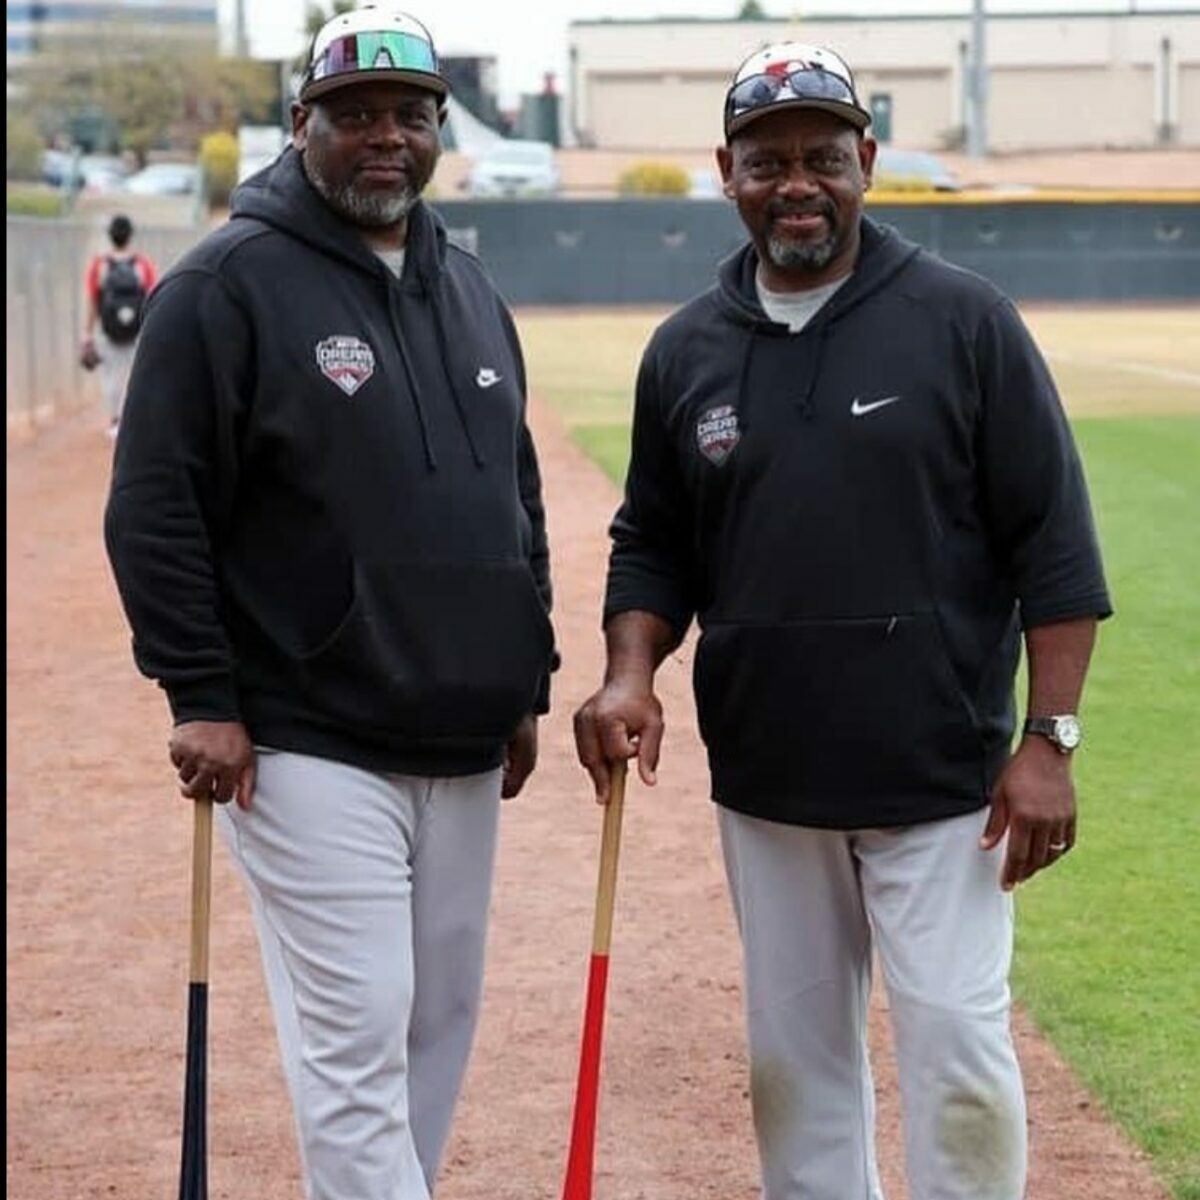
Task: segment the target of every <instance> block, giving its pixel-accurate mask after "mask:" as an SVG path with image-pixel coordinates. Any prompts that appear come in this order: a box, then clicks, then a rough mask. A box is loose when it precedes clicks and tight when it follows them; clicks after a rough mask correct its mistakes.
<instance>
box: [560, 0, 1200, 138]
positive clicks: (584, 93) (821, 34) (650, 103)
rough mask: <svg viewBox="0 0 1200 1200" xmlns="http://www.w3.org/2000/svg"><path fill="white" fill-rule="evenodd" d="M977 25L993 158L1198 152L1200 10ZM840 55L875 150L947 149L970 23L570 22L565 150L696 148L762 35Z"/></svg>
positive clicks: (897, 19) (958, 19) (1016, 18)
mask: <svg viewBox="0 0 1200 1200" xmlns="http://www.w3.org/2000/svg"><path fill="white" fill-rule="evenodd" d="M1130 9H1131V11H1129V12H1125V13H1114V12H1105V13H1094V14H1093V13H1053V14H1036V15H1033V14H1030V15H1025V14H1016V13H1002V14H1000V13H998V14H992V15H989V16H988V34H987V61H988V67H989V77H988V113H989V115H988V138H989V149H990V150H992V151H998V152H1016V151H1037V150H1065V149H1083V148H1090V147H1104V148H1107V147H1114V148H1130V149H1132V148H1144V147H1152V146H1160V145H1185V146H1197V145H1200V7H1198V8H1196V9H1187V10H1175V11H1163V12H1155V11H1153V9H1152V7H1151V6H1150V5H1148V4H1147V3H1146V0H1140V2H1139V7H1138V8H1137V10H1136V11H1133V9H1134V6H1133V4H1131V5H1130ZM785 39H792V40H796V41H806V42H816V43H818V44H820V45H824V46H829V47H831V48H833V49H834V50H837V51H838V52H839V53H840V54H842V55H843V56H844V57H845V58H846V59H847V61H848V62H849V63H850V64H851V66H852V67H853V68H854V70H855V74H856V77H857V83H858V88H859V94H860V97H861V99H862V101H863V103H864V104H866V105H867V106H868V107H869V108H870V109H871V111H872V113H873V114H874V117H875V134H876V136H877V137H879V138H880V139H881V140H882V141H886V142H891V143H893V144H895V145H898V146H905V147H912V148H921V149H952V148H957V147H959V146H960V145H961V143H962V140H963V136H964V129H965V124H966V82H967V54H968V47H969V39H970V17H969V16H968V15H966V14H963V15H962V16H952V17H946V16H941V17H938V16H912V15H909V16H896V15H892V16H877V17H868V16H862V17H837V18H834V17H810V18H805V19H797V20H790V21H785V20H766V21H713V20H703V19H691V20H679V19H677V20H670V19H665V18H664V19H660V20H657V19H656V20H633V21H622V20H596V21H592V20H589V21H573V22H571V24H570V26H569V29H568V42H569V47H568V49H569V63H570V73H571V77H570V80H569V81H568V85H569V92H570V104H569V122H570V125H571V127H572V130H573V132H574V136H575V139H576V140H577V141H578V142H579V144H580V145H586V146H596V147H601V148H604V149H614V150H707V149H710V148H711V147H712V146H714V145H716V144H717V143H718V142H719V141H720V140H721V136H722V134H721V104H722V99H723V97H724V93H725V88H726V86H727V84H728V80H729V77H730V75H731V73H732V71H733V69H734V67H735V66H736V65H737V63H738V61H739V60H740V59H741V58H743V57H744V56H745V55H748V54H750V53H752V52H753V51H754V50H755V49H757V48H758V47H759V46H762V45H764V44H765V43H767V42H774V41H781V40H785Z"/></svg>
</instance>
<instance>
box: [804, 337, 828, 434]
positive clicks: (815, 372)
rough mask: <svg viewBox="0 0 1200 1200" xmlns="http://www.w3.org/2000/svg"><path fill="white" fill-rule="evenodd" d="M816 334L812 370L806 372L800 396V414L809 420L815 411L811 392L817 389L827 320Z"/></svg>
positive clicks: (823, 353) (823, 352)
mask: <svg viewBox="0 0 1200 1200" xmlns="http://www.w3.org/2000/svg"><path fill="white" fill-rule="evenodd" d="M815 332H816V334H817V346H816V350H815V351H814V352H813V365H812V370H811V371H809V373H808V386H807V387H806V388H805V389H804V395H802V396H801V397H800V404H799V407H800V415H801V417H803V418H804V420H806V421H811V420H812V419H813V416H814V415H815V413H816V408H815V406H814V405H813V393H814V392H815V391H816V390H817V380H818V379H820V377H821V359H822V358H824V356H825V343H826V341H827V340H828V339H829V321H828V320H824V321H822V322H821V325H820V327H819V328H818V329H817V330H816V331H815Z"/></svg>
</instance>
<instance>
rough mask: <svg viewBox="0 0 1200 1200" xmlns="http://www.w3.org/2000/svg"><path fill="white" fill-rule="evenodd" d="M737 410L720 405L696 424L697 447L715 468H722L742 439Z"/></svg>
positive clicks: (727, 405) (703, 414)
mask: <svg viewBox="0 0 1200 1200" xmlns="http://www.w3.org/2000/svg"><path fill="white" fill-rule="evenodd" d="M741 436H742V431H741V429H739V428H738V415H737V409H735V408H734V407H733V405H732V404H720V405H718V406H717V407H716V408H710V409H708V411H707V412H704V413H702V414H701V415H700V419H699V420H698V421H697V422H696V445H697V446H698V447H699V448H700V453H701V454H703V455H704V457H705V458H707V459H708V461H709V462H710V463H712V464H713V465H714V466H718V467H719V466H721V465H722V464H723V463H724V462H725V460H726V459H727V458H728V457H729V456H730V455H731V454H732V453H733V448H734V446H736V445H737V444H738V441H739V440H740V439H741Z"/></svg>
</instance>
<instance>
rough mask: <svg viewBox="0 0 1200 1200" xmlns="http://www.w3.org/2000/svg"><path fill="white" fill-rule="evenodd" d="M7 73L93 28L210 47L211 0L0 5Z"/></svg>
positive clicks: (214, 30)
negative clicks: (4, 20)
mask: <svg viewBox="0 0 1200 1200" xmlns="http://www.w3.org/2000/svg"><path fill="white" fill-rule="evenodd" d="M5 8H6V10H7V11H6V16H7V18H8V22H7V35H8V42H7V48H6V53H5V65H6V68H7V72H8V74H10V75H11V73H12V71H13V70H14V69H19V68H20V67H21V66H22V65H23V64H24V63H26V62H28V61H29V60H30V59H31V58H33V57H34V56H35V55H37V54H38V53H39V52H40V51H44V50H46V49H48V48H50V47H51V45H52V44H54V43H55V42H58V43H61V42H62V41H63V40H70V41H78V42H86V41H87V40H88V39H89V38H93V37H95V35H96V34H97V32H98V31H100V30H104V31H106V32H109V33H111V32H112V31H113V30H114V27H116V28H123V29H129V30H130V31H131V32H134V33H136V34H137V35H139V36H147V35H154V36H156V37H165V38H180V39H185V40H188V41H191V42H194V43H196V44H197V45H199V46H201V47H202V48H204V49H206V50H216V48H217V38H218V30H219V25H218V19H217V2H216V0H150V2H149V3H147V2H145V0H72V2H71V3H64V4H58V3H53V2H50V3H14V2H13V0H8V3H7V4H6V5H5Z"/></svg>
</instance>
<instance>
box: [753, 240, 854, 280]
mask: <svg viewBox="0 0 1200 1200" xmlns="http://www.w3.org/2000/svg"><path fill="white" fill-rule="evenodd" d="M836 252H837V239H836V238H832V237H831V238H826V240H825V241H823V242H793V241H791V240H789V239H788V238H781V237H768V238H767V257H768V258H770V260H771V262H772V263H773V264H774V265H775V266H777V267H778V268H779V269H780V270H781V271H804V272H815V271H820V270H822V269H823V268H824V267H827V266H828V265H829V263H830V261H831V260H832V259H833V256H834V254H835V253H836Z"/></svg>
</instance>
